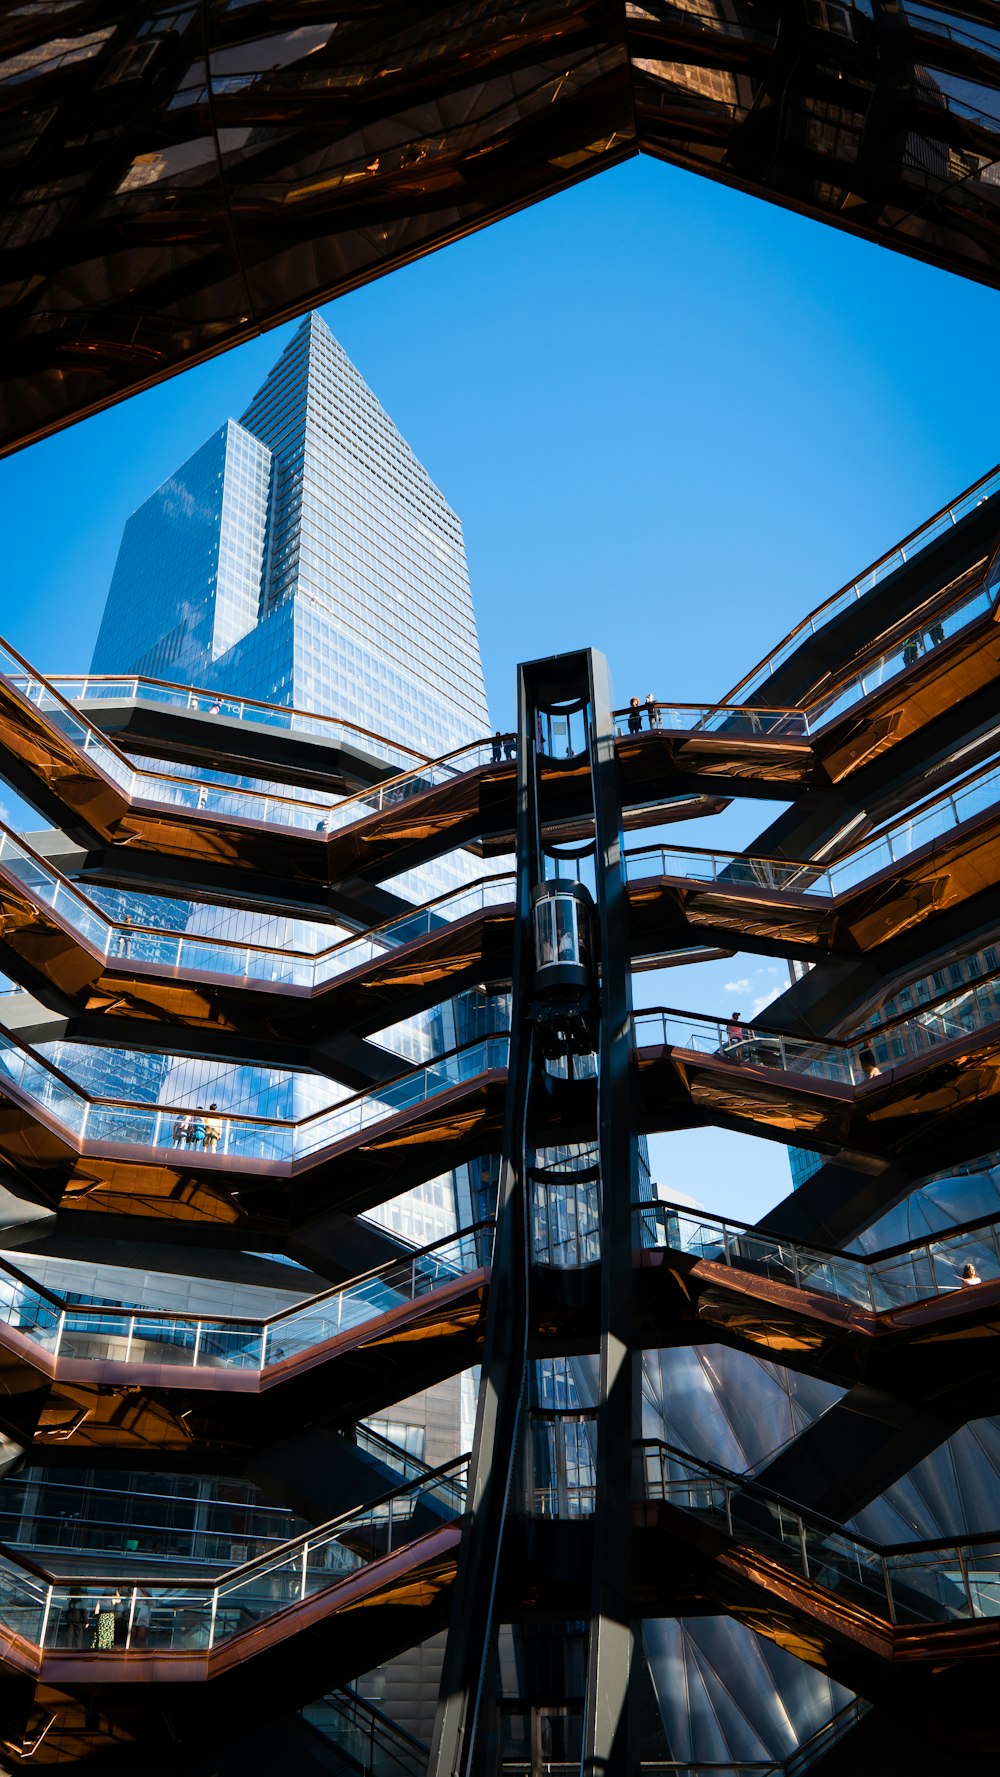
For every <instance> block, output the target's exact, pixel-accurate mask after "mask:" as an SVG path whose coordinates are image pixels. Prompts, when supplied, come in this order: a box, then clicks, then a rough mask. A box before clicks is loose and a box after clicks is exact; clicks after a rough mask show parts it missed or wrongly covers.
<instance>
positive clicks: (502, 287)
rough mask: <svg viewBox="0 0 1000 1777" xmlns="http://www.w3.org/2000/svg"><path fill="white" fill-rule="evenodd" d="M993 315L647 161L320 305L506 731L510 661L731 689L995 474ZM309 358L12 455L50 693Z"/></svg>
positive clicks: (729, 1145) (209, 382)
mask: <svg viewBox="0 0 1000 1777" xmlns="http://www.w3.org/2000/svg"><path fill="white" fill-rule="evenodd" d="M998 303H1000V298H998V297H997V296H996V295H995V294H994V293H992V292H990V291H987V290H984V289H981V288H979V287H978V286H976V285H973V284H970V283H966V282H963V281H962V280H960V279H958V278H954V277H950V276H948V275H947V274H946V273H944V272H938V271H934V270H931V269H929V268H928V267H925V266H922V265H919V264H917V263H916V262H915V261H912V260H908V259H904V258H901V257H899V256H897V255H894V254H891V253H888V252H886V251H885V250H883V249H880V248H877V247H874V246H871V245H869V244H867V243H866V242H863V241H856V240H852V239H850V238H849V237H848V236H846V235H842V234H839V233H837V232H836V231H834V230H832V229H829V228H825V227H823V226H821V225H820V224H817V223H812V222H808V221H805V220H803V219H802V218H800V217H796V216H793V215H791V214H788V213H785V212H783V211H781V210H778V209H776V208H773V207H772V206H770V205H767V204H764V203H760V202H758V201H756V200H754V199H751V198H747V197H743V196H741V195H739V194H737V193H734V192H731V191H727V190H725V189H724V188H723V187H721V186H714V185H712V184H710V183H708V182H707V181H705V180H701V179H697V178H695V177H694V176H692V175H688V174H685V173H681V172H678V171H675V170H673V169H670V168H666V167H663V166H660V165H658V164H656V163H655V162H653V161H648V160H643V159H640V160H635V161H632V162H630V163H629V164H628V165H626V166H623V167H619V168H616V169H614V170H612V171H610V172H607V173H604V174H603V175H601V176H600V177H599V178H596V179H591V180H589V181H587V182H586V183H585V184H583V185H580V186H577V187H576V188H575V189H574V190H572V191H570V192H567V193H564V194H563V195H562V196H560V197H558V198H554V199H551V200H550V201H549V202H547V203H545V204H544V205H540V206H536V207H535V208H533V209H531V210H528V211H525V212H524V213H523V214H521V215H518V216H515V217H512V218H510V219H509V220H508V221H506V222H503V223H500V224H498V225H497V226H495V227H493V228H491V229H488V230H486V231H484V232H483V233H481V234H478V235H474V236H472V237H471V238H470V239H468V240H465V241H462V242H460V243H458V244H457V245H455V246H453V247H449V248H447V249H446V250H445V251H444V252H442V253H437V254H434V255H432V256H431V257H429V258H427V259H424V260H421V261H420V262H419V263H418V264H416V265H413V266H410V267H408V268H406V269H404V270H402V271H400V272H397V273H395V274H393V275H392V276H391V277H389V278H386V279H383V280H382V281H380V282H378V283H375V284H372V285H370V286H369V287H368V288H366V289H364V290H361V291H358V292H357V293H355V294H354V295H352V296H348V297H345V298H343V299H342V300H341V301H339V302H336V303H332V304H330V305H329V306H328V307H327V308H325V309H324V310H323V311H322V312H323V313H324V315H325V317H326V319H327V320H328V322H329V323H330V326H331V327H332V329H333V331H334V333H335V334H336V335H337V337H338V338H339V339H340V341H341V343H342V344H343V346H344V347H345V349H346V350H347V352H348V353H349V354H350V356H351V357H352V358H353V359H354V361H355V362H356V363H357V365H358V367H359V368H360V370H361V371H362V373H363V375H364V376H365V378H366V379H367V381H368V382H369V383H370V384H371V386H372V387H373V388H374V389H375V391H376V393H377V394H378V395H379V397H380V398H381V400H382V401H383V403H384V405H385V406H386V408H387V409H388V411H389V413H390V414H391V415H392V417H393V419H394V420H395V421H396V423H397V425H398V426H399V428H400V430H401V431H402V432H403V434H404V435H405V437H406V438H407V439H408V441H409V443H410V444H411V445H412V446H413V448H414V450H415V451H416V452H417V454H418V456H419V457H420V458H421V459H422V461H423V462H424V463H425V464H426V466H427V468H428V470H429V471H430V473H431V474H432V475H433V477H434V479H435V480H436V481H437V483H438V485H439V486H440V487H441V488H442V489H443V491H444V493H445V494H446V496H447V498H448V499H449V500H450V501H451V503H452V505H453V506H454V507H455V509H456V511H457V512H458V513H459V515H460V517H461V518H462V521H463V524H464V526H465V534H466V543H467V548H468V553H469V562H470V568H471V573H472V584H473V590H474V594H475V598H476V606H477V612H478V617H479V628H480V636H481V641H482V648H483V656H484V662H485V667H486V679H487V687H488V690H489V693H490V698H491V703H492V707H493V711H494V715H495V719H496V721H497V722H498V723H501V724H505V723H507V722H508V721H509V720H510V719H511V717H512V714H513V683H514V681H513V667H514V665H515V663H516V662H517V661H518V660H519V659H525V658H530V657H532V656H535V655H541V654H548V653H553V652H558V651H561V650H563V649H567V648H572V647H578V646H582V645H588V644H589V645H594V646H597V647H599V648H603V649H604V651H605V652H606V653H607V655H608V656H609V659H610V661H611V666H612V672H613V675H614V682H615V687H616V692H617V696H618V699H619V701H622V702H624V701H625V700H626V699H627V698H628V696H629V695H630V694H631V693H632V692H633V691H635V692H638V694H639V695H640V696H644V695H645V693H646V692H647V691H650V690H652V691H653V692H654V694H656V695H657V696H660V697H669V698H673V699H677V700H684V701H697V700H699V699H706V698H716V697H720V696H722V695H723V694H724V693H725V692H726V691H727V690H728V689H729V688H730V687H731V686H732V685H733V684H735V683H736V681H737V680H738V679H739V678H741V677H742V675H743V673H744V672H745V671H746V670H747V669H748V668H749V667H750V666H752V665H753V664H754V662H755V661H756V660H757V659H758V658H759V657H760V656H761V655H763V654H764V653H765V652H766V651H767V650H768V648H769V647H770V646H771V645H772V644H773V643H774V642H776V641H778V640H779V639H780V638H781V636H782V635H783V634H784V633H785V632H786V631H787V630H788V629H789V628H791V627H792V626H793V624H794V623H796V622H797V621H798V620H799V618H800V617H802V616H803V615H805V613H806V612H807V611H808V610H809V609H810V608H811V607H812V606H814V605H815V604H817V603H819V602H820V601H821V600H822V599H823V598H825V597H826V596H827V595H828V594H830V593H831V592H834V591H835V590H836V589H837V587H838V586H839V585H841V584H842V583H843V582H844V581H846V580H847V579H849V578H850V577H852V576H853V575H854V574H855V573H856V572H858V571H859V570H860V569H862V568H863V567H864V566H865V565H866V564H867V563H868V562H869V561H870V560H872V559H873V558H874V557H876V556H877V555H879V554H881V553H882V552H883V550H885V549H888V548H889V547H890V546H891V545H892V544H893V543H894V542H895V541H896V540H897V539H898V538H899V537H901V536H902V535H904V534H905V533H906V532H908V531H910V530H912V529H914V528H915V527H916V526H917V525H919V524H920V523H921V521H922V520H923V519H924V518H926V517H927V516H928V515H929V514H930V513H931V512H932V511H933V510H934V509H935V508H936V507H938V506H941V505H943V504H944V503H945V502H946V501H947V500H949V499H950V498H951V497H952V496H953V495H954V494H956V493H958V492H959V491H960V490H961V489H962V488H963V487H965V486H966V485H968V483H969V482H971V481H973V480H975V479H976V478H977V477H978V476H979V475H981V474H982V473H983V472H984V471H985V470H987V469H988V468H990V467H992V465H993V463H994V462H995V461H996V459H997V458H998V457H1000V446H998V441H997V438H996V430H997V428H996V425H995V422H994V417H993V410H994V403H995V400H996V393H997V381H998V373H997V369H996V352H995V349H994V342H995V337H996V336H995V331H994V329H995V325H996V320H997V315H998ZM287 334H288V329H278V330H276V331H275V332H274V333H273V334H268V335H266V336H265V337H264V338H262V339H260V340H257V341H254V342H252V343H251V344H249V345H247V346H245V347H242V348H241V349H240V350H238V351H234V352H230V353H228V354H227V355H226V356H224V357H222V358H219V359H216V360H215V361H214V362H213V363H211V364H208V365H205V366H203V367H202V368H201V369H198V370H195V371H190V372H188V373H187V374H185V375H184V376H182V377H179V378H174V379H173V380H172V381H169V382H167V383H164V384H162V385H160V387H159V388H157V389H154V390H152V391H150V392H149V393H148V394H146V395H142V396H138V397H136V398H135V399H133V400H132V401H130V402H127V403H125V404H123V405H122V406H119V407H117V408H115V409H113V410H111V411H110V412H108V413H106V414H101V415H98V416H97V417H96V418H95V419H93V420H90V421H88V422H86V423H84V424H82V425H79V426H77V427H74V428H72V429H71V430H70V431H68V432H64V433H62V434H60V435H59V436H58V437H56V438H54V439H51V440H49V441H48V442H46V443H44V444H40V445H36V446H34V447H33V448H32V449H30V450H27V451H25V452H22V453H21V454H20V455H18V456H16V457H13V458H10V459H8V460H7V461H5V462H3V463H0V511H2V513H3V515H4V525H3V534H4V566H5V569H6V573H5V584H6V588H7V596H6V599H5V600H4V608H3V612H2V621H0V631H2V633H3V634H4V635H6V636H7V637H9V639H10V640H11V641H12V642H13V643H14V644H15V645H16V646H17V647H18V648H20V649H21V651H22V652H23V653H24V654H26V655H27V657H28V659H29V660H31V661H32V662H33V663H35V664H36V665H38V666H39V667H40V668H41V669H42V670H48V671H54V672H57V671H61V672H79V671H82V670H83V669H85V668H86V666H87V665H88V664H89V660H90V652H91V648H92V646H93V642H94V638H95V636H96V633H97V626H98V622H99V619H100V613H101V609H102V605H103V600H104V597H105V594H106V591H107V587H108V584H109V581H110V577H111V572H112V568H113V566H114V559H115V554H116V550H117V546H118V541H119V538H120V535H121V529H122V525H123V523H124V521H125V519H126V518H127V516H128V514H129V513H130V512H131V511H132V510H133V509H134V508H135V507H136V506H137V505H138V504H139V503H140V502H141V501H142V500H143V499H144V498H145V497H146V495H147V494H148V493H149V492H151V491H152V489H153V488H154V487H155V486H157V485H158V483H159V482H160V481H162V480H163V479H164V477H165V476H166V475H167V474H169V472H170V471H171V470H172V469H174V468H175V467H176V466H177V465H178V464H179V463H180V462H181V461H182V460H183V459H184V458H185V457H186V456H187V455H189V454H190V452H191V451H193V450H194V449H195V448H196V447H197V446H198V445H199V444H200V443H202V442H203V440H204V439H205V438H206V437H207V436H208V434H209V433H210V432H211V431H213V430H214V429H215V427H216V426H218V425H219V424H220V423H221V421H222V420H223V419H224V418H225V417H226V416H227V415H229V414H234V415H235V414H239V412H240V411H241V410H242V408H243V407H244V405H245V404H246V402H247V400H248V398H249V396H250V395H251V394H252V393H253V391H254V389H255V388H256V387H257V385H258V384H259V382H260V381H261V380H262V378H263V376H264V374H265V373H266V371H267V370H268V369H269V367H270V365H271V364H272V363H273V362H274V360H275V358H276V357H277V356H278V353H279V351H280V349H281V347H282V346H283V344H284V342H285V339H286V337H287ZM759 808H760V817H761V818H760V823H759V824H760V825H764V824H765V822H766V819H767V817H768V812H769V811H768V807H767V805H759ZM752 812H753V811H752V810H751V814H752ZM775 812H776V811H775ZM754 824H755V823H752V824H751V827H750V831H751V832H752V831H753V825H754ZM748 836H749V834H748ZM678 838H679V839H680V840H681V842H682V843H687V844H690V843H703V844H706V843H709V842H710V841H709V840H708V839H707V838H699V839H696V838H695V836H694V835H693V834H692V833H691V832H690V831H689V832H688V833H686V834H680V833H679V834H678ZM774 968H775V965H773V964H768V963H766V961H764V960H763V959H760V958H749V959H748V958H737V959H734V960H733V961H732V962H731V963H730V964H728V965H726V964H719V965H714V966H713V967H712V969H711V971H709V970H708V969H706V970H704V971H703V972H702V979H703V981H704V985H703V986H701V987H698V986H697V984H696V983H694V974H693V971H692V970H690V969H688V970H685V971H684V972H683V974H684V985H683V995H682V993H681V991H680V984H678V986H677V990H676V991H674V992H671V993H670V995H669V1000H670V1003H673V1004H680V1005H689V1006H690V1005H698V1006H702V1005H703V1006H705V1007H706V1008H711V1009H713V1010H726V1011H728V1010H730V1009H731V1008H730V1007H729V1006H728V1005H726V1004H725V1001H726V1000H727V999H729V998H733V999H734V1004H736V1003H739V1004H740V1006H741V1009H742V1010H743V1011H744V1012H749V1011H750V1010H752V1008H753V1006H754V1004H755V1003H757V1002H759V1001H762V1000H763V999H764V998H766V997H770V996H771V995H772V994H773V992H774V991H775V989H776V988H780V986H781V985H782V981H783V977H782V976H781V975H780V974H779V975H778V976H775V975H774V974H773V970H774ZM779 968H780V965H779ZM769 971H770V972H769ZM744 982H745V983H746V985H745V987H744V986H742V983H744ZM733 983H740V984H741V986H740V987H739V989H738V990H737V989H736V988H735V987H734V988H733V990H732V992H729V991H727V989H728V988H729V985H730V984H733ZM650 989H651V990H650V991H648V992H647V990H646V985H645V984H643V983H642V982H640V985H639V990H638V993H637V999H638V1000H639V1001H640V1003H642V1002H645V1003H652V1002H653V1001H654V1000H656V999H658V998H660V997H662V998H664V999H667V998H668V995H667V989H666V986H665V985H664V981H663V977H660V978H658V980H657V981H656V983H655V991H652V984H650ZM696 991H697V992H698V996H699V997H698V998H697V999H695V998H693V997H692V996H693V994H694V993H695V992H696ZM654 1147H655V1161H656V1166H655V1170H656V1171H657V1173H658V1175H659V1176H660V1177H661V1178H664V1179H669V1178H673V1180H674V1182H675V1184H676V1187H677V1188H678V1189H680V1190H684V1191H687V1192H689V1193H690V1194H692V1195H694V1196H696V1197H698V1198H700V1199H701V1200H702V1201H703V1202H704V1203H705V1204H706V1206H708V1207H713V1208H714V1207H725V1208H727V1209H728V1210H729V1211H730V1213H733V1214H738V1215H743V1216H745V1217H746V1218H747V1219H752V1218H753V1217H754V1215H755V1214H757V1213H759V1211H760V1210H761V1209H762V1208H763V1207H764V1206H765V1204H766V1203H767V1202H769V1201H773V1200H774V1199H775V1198H776V1197H777V1196H779V1195H782V1194H784V1191H785V1188H786V1185H787V1182H788V1172H787V1161H786V1158H785V1154H784V1150H783V1149H782V1148H781V1147H780V1146H778V1145H776V1144H771V1143H765V1142H757V1141H752V1140H750V1139H749V1138H737V1137H727V1136H725V1135H723V1134H721V1133H719V1132H704V1133H696V1134H692V1135H690V1136H678V1137H669V1138H662V1139H659V1140H657V1141H656V1143H655V1144H654Z"/></svg>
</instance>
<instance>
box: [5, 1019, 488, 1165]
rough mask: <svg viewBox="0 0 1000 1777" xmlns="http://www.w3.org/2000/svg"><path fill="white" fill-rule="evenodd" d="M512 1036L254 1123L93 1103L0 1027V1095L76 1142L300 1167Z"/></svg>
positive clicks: (452, 1081) (438, 1086)
mask: <svg viewBox="0 0 1000 1777" xmlns="http://www.w3.org/2000/svg"><path fill="white" fill-rule="evenodd" d="M509 1046H510V1038H509V1036H507V1035H499V1036H491V1037H482V1038H479V1039H478V1040H477V1041H475V1042H473V1043H467V1044H465V1045H464V1046H463V1047H461V1048H458V1049H453V1050H451V1051H450V1052H449V1053H448V1054H446V1055H442V1056H439V1057H437V1058H436V1059H435V1060H434V1061H432V1062H427V1063H425V1064H424V1065H422V1066H420V1067H416V1068H412V1069H410V1070H409V1071H408V1072H405V1073H400V1074H399V1075H398V1076H397V1077H396V1078H395V1079H394V1080H390V1081H388V1082H387V1083H386V1084H385V1085H380V1086H377V1087H372V1088H370V1089H369V1090H367V1091H365V1092H358V1093H354V1094H353V1095H351V1096H350V1097H347V1098H344V1099H341V1100H340V1101H339V1103H336V1104H334V1105H332V1106H329V1107H324V1108H323V1109H321V1110H318V1111H314V1112H312V1113H311V1114H310V1115H309V1116H307V1117H304V1118H302V1119H301V1120H299V1121H297V1122H292V1121H283V1120H281V1119H279V1118H276V1117H247V1116H242V1115H238V1114H236V1113H231V1112H228V1111H215V1112H206V1111H205V1109H204V1107H203V1106H198V1107H197V1108H192V1107H190V1106H183V1105H176V1104H175V1105H144V1104H137V1103H135V1102H134V1101H127V1100H124V1099H116V1098H96V1097H90V1096H88V1095H87V1094H86V1093H84V1092H83V1091H82V1089H81V1088H80V1087H79V1086H77V1085H76V1083H75V1082H74V1081H73V1080H71V1079H69V1078H68V1076H67V1075H66V1074H64V1073H62V1072H61V1071H60V1070H59V1069H58V1068H55V1067H53V1066H52V1065H51V1063H49V1062H47V1061H45V1060H43V1059H42V1058H41V1057H40V1056H39V1055H37V1054H35V1052H34V1051H33V1050H32V1049H31V1048H30V1047H29V1046H28V1045H27V1044H24V1043H21V1042H19V1041H18V1040H17V1039H16V1038H15V1037H13V1036H12V1035H11V1034H10V1033H9V1032H7V1031H2V1030H0V1089H2V1088H3V1087H5V1086H6V1087H8V1088H13V1089H14V1090H15V1091H16V1092H17V1093H18V1094H20V1095H22V1096H23V1098H24V1099H26V1100H27V1101H28V1103H29V1105H30V1106H31V1109H32V1112H33V1113H35V1112H41V1113H42V1114H43V1117H44V1119H45V1120H46V1121H50V1122H55V1123H57V1124H58V1125H60V1126H61V1129H62V1130H63V1131H65V1132H66V1133H68V1134H69V1135H70V1136H72V1138H73V1141H74V1143H75V1144H78V1145H83V1144H87V1145H90V1146H91V1147H96V1148H101V1147H104V1146H112V1147H116V1146H125V1147H133V1148H145V1149H147V1150H149V1151H150V1152H151V1153H156V1154H157V1155H158V1156H159V1157H160V1158H161V1159H163V1158H165V1157H167V1156H169V1155H171V1154H172V1155H173V1157H174V1158H175V1159H176V1158H177V1155H178V1153H183V1154H185V1155H187V1156H188V1157H190V1155H191V1154H192V1153H194V1154H196V1155H197V1157H198V1161H199V1163H201V1164H204V1163H205V1161H206V1160H217V1159H237V1160H263V1161H276V1162H284V1163H287V1164H293V1163H294V1162H296V1161H299V1160H303V1159H306V1158H308V1157H309V1156H311V1155H314V1154H316V1153H318V1152H320V1151H321V1150H322V1149H323V1148H326V1147H331V1146H333V1145H334V1144H336V1143H337V1142H340V1141H344V1140H347V1139H348V1138H349V1137H350V1136H352V1135H356V1134H359V1133H360V1132H361V1131H362V1130H364V1129H369V1128H371V1126H372V1125H374V1124H376V1123H380V1122H383V1121H385V1120H386V1119H388V1118H390V1117H393V1116H396V1115H398V1113H399V1112H400V1111H403V1110H409V1109H412V1108H414V1107H415V1106H417V1105H419V1104H422V1103H424V1102H426V1101H427V1100H429V1099H432V1098H434V1097H436V1096H437V1094H438V1093H440V1092H445V1091H447V1090H448V1089H449V1088H450V1087H452V1086H457V1085H462V1084H464V1083H465V1082H466V1081H468V1080H472V1079H474V1078H476V1077H477V1076H478V1075H480V1074H485V1073H489V1072H492V1071H494V1070H499V1069H504V1068H506V1066H507V1058H508V1051H509Z"/></svg>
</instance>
